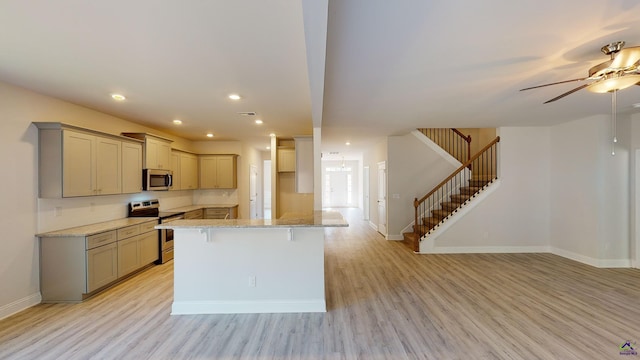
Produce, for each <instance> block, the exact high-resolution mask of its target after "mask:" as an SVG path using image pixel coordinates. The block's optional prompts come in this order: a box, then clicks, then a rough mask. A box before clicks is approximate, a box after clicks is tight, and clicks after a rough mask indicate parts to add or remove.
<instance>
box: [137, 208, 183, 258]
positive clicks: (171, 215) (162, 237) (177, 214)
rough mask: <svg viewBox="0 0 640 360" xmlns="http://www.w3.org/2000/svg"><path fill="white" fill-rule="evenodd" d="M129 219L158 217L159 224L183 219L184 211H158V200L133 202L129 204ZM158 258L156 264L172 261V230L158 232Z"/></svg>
mask: <svg viewBox="0 0 640 360" xmlns="http://www.w3.org/2000/svg"><path fill="white" fill-rule="evenodd" d="M129 217H158V219H159V220H158V222H159V223H160V224H166V223H168V222H171V221H174V220H179V219H184V211H160V202H159V201H158V199H153V200H145V201H134V202H132V203H131V204H129ZM158 241H159V242H160V257H159V260H158V263H160V264H164V263H166V262H167V261H169V260H172V259H173V230H171V229H165V230H158Z"/></svg>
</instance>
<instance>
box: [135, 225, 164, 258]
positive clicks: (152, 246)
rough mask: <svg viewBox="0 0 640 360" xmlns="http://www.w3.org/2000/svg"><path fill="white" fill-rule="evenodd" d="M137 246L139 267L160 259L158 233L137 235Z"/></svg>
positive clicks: (155, 231) (151, 232)
mask: <svg viewBox="0 0 640 360" xmlns="http://www.w3.org/2000/svg"><path fill="white" fill-rule="evenodd" d="M138 246H139V248H140V261H139V263H140V266H141V267H142V266H145V265H148V264H151V263H152V262H154V261H156V260H158V259H159V257H160V239H159V238H158V231H157V230H154V231H150V232H147V233H144V234H140V235H138Z"/></svg>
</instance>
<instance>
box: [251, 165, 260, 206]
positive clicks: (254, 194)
mask: <svg viewBox="0 0 640 360" xmlns="http://www.w3.org/2000/svg"><path fill="white" fill-rule="evenodd" d="M257 181H258V168H257V167H256V166H255V165H251V166H250V167H249V214H250V218H251V219H257V218H258V217H259V216H258V204H257V202H258V186H257Z"/></svg>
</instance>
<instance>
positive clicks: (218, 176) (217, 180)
mask: <svg viewBox="0 0 640 360" xmlns="http://www.w3.org/2000/svg"><path fill="white" fill-rule="evenodd" d="M199 158H200V189H235V188H237V187H238V180H237V179H238V174H237V173H238V155H200V156H199Z"/></svg>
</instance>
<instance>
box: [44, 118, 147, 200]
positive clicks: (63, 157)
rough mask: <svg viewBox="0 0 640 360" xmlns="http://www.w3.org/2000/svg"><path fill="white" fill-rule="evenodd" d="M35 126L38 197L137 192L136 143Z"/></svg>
mask: <svg viewBox="0 0 640 360" xmlns="http://www.w3.org/2000/svg"><path fill="white" fill-rule="evenodd" d="M35 125H36V126H38V129H39V132H38V136H39V149H38V153H39V157H38V158H39V163H38V182H39V195H40V197H43V198H63V197H65V198H66V197H78V196H93V195H112V194H121V193H134V192H140V191H141V188H142V186H141V182H142V171H141V167H140V164H141V161H142V158H141V155H142V153H141V151H140V148H141V146H142V145H141V143H140V142H137V141H136V140H133V139H127V138H124V137H120V136H115V135H108V134H103V133H99V132H95V131H91V130H87V129H82V128H78V127H74V126H70V125H65V124H61V123H35ZM123 149H124V150H123ZM133 149H135V150H133ZM138 183H140V185H138Z"/></svg>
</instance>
